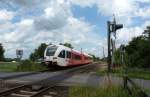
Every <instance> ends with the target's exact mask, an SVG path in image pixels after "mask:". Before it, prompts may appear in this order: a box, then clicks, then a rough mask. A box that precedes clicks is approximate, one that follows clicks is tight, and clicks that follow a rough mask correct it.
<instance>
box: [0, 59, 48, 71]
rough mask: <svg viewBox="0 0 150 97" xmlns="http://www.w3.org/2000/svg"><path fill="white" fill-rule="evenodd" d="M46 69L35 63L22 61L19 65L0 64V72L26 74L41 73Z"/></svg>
mask: <svg viewBox="0 0 150 97" xmlns="http://www.w3.org/2000/svg"><path fill="white" fill-rule="evenodd" d="M45 69H46V67H45V66H43V65H41V64H40V63H37V62H32V61H27V60H26V61H23V62H21V63H17V62H16V63H12V62H1V63H0V72H27V71H41V70H45Z"/></svg>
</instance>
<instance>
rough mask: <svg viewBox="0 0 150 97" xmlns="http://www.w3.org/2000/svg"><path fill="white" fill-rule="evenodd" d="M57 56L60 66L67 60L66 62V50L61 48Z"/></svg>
mask: <svg viewBox="0 0 150 97" xmlns="http://www.w3.org/2000/svg"><path fill="white" fill-rule="evenodd" d="M58 57H59V62H58V65H60V66H66V64H67V62H66V51H65V50H62V51H61V52H60V54H59V55H58Z"/></svg>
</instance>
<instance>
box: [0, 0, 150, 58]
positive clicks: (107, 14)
mask: <svg viewBox="0 0 150 97" xmlns="http://www.w3.org/2000/svg"><path fill="white" fill-rule="evenodd" d="M113 14H115V16H116V20H117V22H119V23H123V24H124V28H123V29H121V30H119V31H118V32H117V46H119V45H120V44H127V43H128V41H130V40H131V39H132V38H133V37H135V36H139V35H141V33H142V31H143V30H144V29H145V27H146V26H147V25H150V0H0V42H1V43H2V44H3V46H4V48H5V50H6V52H5V56H6V57H16V55H15V50H16V49H18V48H19V49H23V50H24V58H27V57H28V55H29V54H30V53H31V52H32V51H33V50H34V49H35V48H37V46H38V45H39V44H40V43H50V42H52V43H60V42H62V43H63V42H69V43H71V44H73V46H74V47H75V49H77V50H80V49H81V48H82V49H83V51H85V52H88V53H93V54H95V55H97V56H102V47H104V48H105V50H106V49H107V47H106V46H107V44H106V43H107V41H106V39H107V29H106V22H107V20H111V19H112V16H113ZM106 52H107V51H105V53H106Z"/></svg>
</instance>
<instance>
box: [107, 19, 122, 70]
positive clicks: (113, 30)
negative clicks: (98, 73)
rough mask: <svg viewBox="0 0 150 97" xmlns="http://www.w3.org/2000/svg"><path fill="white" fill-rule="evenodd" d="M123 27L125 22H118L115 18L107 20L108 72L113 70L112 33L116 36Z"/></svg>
mask: <svg viewBox="0 0 150 97" xmlns="http://www.w3.org/2000/svg"><path fill="white" fill-rule="evenodd" d="M121 28H123V24H117V23H116V20H115V18H114V21H112V22H111V21H107V30H108V33H107V42H108V57H107V58H108V59H107V62H108V73H110V72H111V65H112V54H113V47H114V45H115V44H114V43H113V42H112V38H111V33H113V34H114V37H116V31H117V30H119V29H121Z"/></svg>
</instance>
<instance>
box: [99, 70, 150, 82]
mask: <svg viewBox="0 0 150 97" xmlns="http://www.w3.org/2000/svg"><path fill="white" fill-rule="evenodd" d="M106 73H107V70H106V69H100V70H97V74H98V75H105V74H106ZM112 74H113V75H115V76H120V77H122V76H123V69H122V68H116V69H113V70H112ZM127 75H128V77H131V78H140V79H145V80H150V70H144V69H128V71H127Z"/></svg>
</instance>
